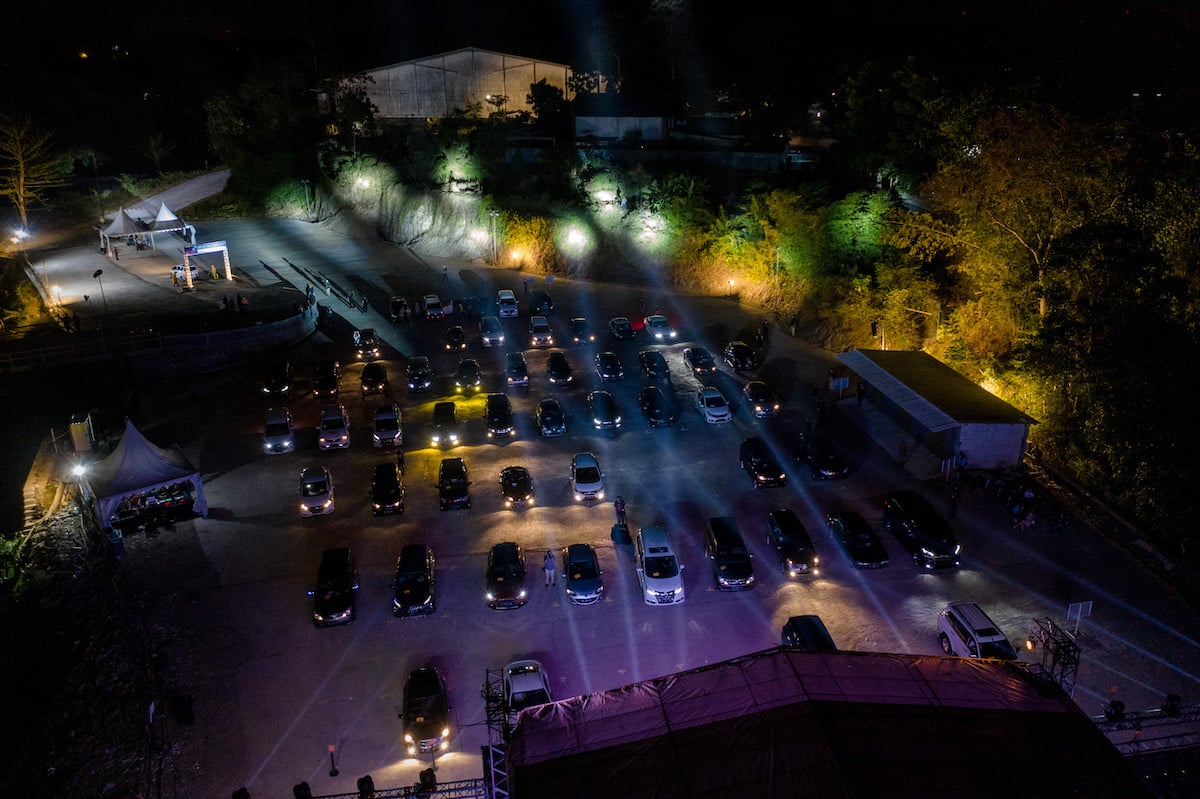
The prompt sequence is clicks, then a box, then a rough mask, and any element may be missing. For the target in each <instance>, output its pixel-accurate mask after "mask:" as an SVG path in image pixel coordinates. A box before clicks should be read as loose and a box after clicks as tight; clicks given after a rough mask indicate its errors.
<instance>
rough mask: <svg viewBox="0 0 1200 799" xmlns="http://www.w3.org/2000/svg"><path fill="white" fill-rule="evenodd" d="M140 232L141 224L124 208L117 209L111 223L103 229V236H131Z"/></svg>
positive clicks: (141, 229)
mask: <svg viewBox="0 0 1200 799" xmlns="http://www.w3.org/2000/svg"><path fill="white" fill-rule="evenodd" d="M141 232H143V228H142V226H141V225H140V224H139V223H138V221H137V220H136V219H134V218H133V216H132V215H131V214H130V213H129V211H127V210H125V209H124V208H122V209H120V210H119V211H117V216H116V218H115V219H113V221H112V224H110V225H109V226H108V227H106V228H105V229H104V235H105V236H132V235H135V234H137V233H141Z"/></svg>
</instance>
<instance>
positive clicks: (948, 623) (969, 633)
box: [938, 602, 1017, 660]
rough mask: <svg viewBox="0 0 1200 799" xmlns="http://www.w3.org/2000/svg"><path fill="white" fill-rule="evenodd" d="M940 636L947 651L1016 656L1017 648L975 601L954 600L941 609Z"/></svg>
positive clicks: (976, 655) (1006, 657) (1002, 657)
mask: <svg viewBox="0 0 1200 799" xmlns="http://www.w3.org/2000/svg"><path fill="white" fill-rule="evenodd" d="M938 640H939V641H940V642H941V644H942V651H943V652H945V653H946V654H947V655H957V656H959V657H963V658H996V659H999V660H1016V659H1017V650H1016V649H1015V648H1014V647H1013V645H1012V644H1011V643H1009V641H1008V639H1007V638H1005V637H1004V633H1002V632H1000V628H999V627H997V626H996V623H995V622H994V621H992V620H991V619H990V618H988V615H987V614H986V613H984V612H983V609H982V608H980V607H979V606H978V605H976V604H975V603H974V602H955V603H952V604H950V605H947V606H946V608H945V610H943V611H941V612H940V613H938Z"/></svg>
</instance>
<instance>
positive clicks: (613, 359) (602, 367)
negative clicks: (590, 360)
mask: <svg viewBox="0 0 1200 799" xmlns="http://www.w3.org/2000/svg"><path fill="white" fill-rule="evenodd" d="M595 363H596V376H597V377H599V378H600V379H601V380H620V379H621V378H623V377H624V376H625V368H624V367H622V366H621V359H620V358H618V357H617V354H616V353H615V352H610V351H607V350H606V351H604V352H598V353H596V358H595Z"/></svg>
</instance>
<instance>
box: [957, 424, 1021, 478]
mask: <svg viewBox="0 0 1200 799" xmlns="http://www.w3.org/2000/svg"><path fill="white" fill-rule="evenodd" d="M1028 434H1029V427H1028V426H1027V425H1023V424H964V425H962V426H961V427H960V428H959V435H958V446H959V449H960V450H961V451H962V452H965V453H966V456H967V468H969V469H1007V468H1012V467H1015V466H1018V465H1019V464H1020V463H1021V458H1022V457H1023V456H1024V454H1025V440H1026V437H1027V436H1028ZM956 454H957V452H954V453H951V455H956Z"/></svg>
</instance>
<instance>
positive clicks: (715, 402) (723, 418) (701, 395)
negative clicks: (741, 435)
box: [696, 386, 733, 424]
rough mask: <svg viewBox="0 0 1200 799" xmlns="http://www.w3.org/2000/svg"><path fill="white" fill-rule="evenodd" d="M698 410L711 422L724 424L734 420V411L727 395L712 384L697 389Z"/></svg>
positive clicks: (705, 419)
mask: <svg viewBox="0 0 1200 799" xmlns="http://www.w3.org/2000/svg"><path fill="white" fill-rule="evenodd" d="M696 410H698V411H699V412H700V415H701V416H703V417H704V421H706V422H708V423H709V424H723V423H725V422H729V421H732V420H733V411H731V410H730V409H729V403H728V402H727V401H726V400H725V395H724V394H722V393H721V391H720V390H719V389H716V388H713V387H712V386H700V388H698V389H696Z"/></svg>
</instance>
